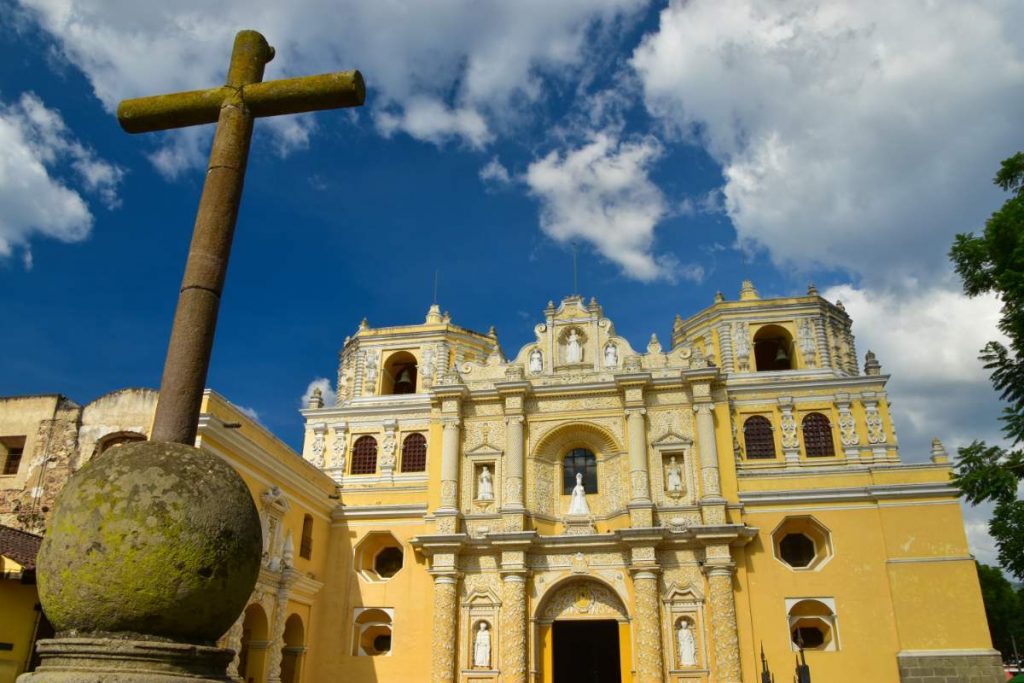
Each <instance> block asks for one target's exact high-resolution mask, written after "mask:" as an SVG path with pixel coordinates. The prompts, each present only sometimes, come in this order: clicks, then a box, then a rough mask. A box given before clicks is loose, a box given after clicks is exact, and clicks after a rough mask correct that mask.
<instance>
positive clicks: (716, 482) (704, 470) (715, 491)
mask: <svg viewBox="0 0 1024 683" xmlns="http://www.w3.org/2000/svg"><path fill="white" fill-rule="evenodd" d="M713 408H714V404H713V403H711V402H710V401H705V402H702V403H697V404H696V405H694V406H693V410H694V412H696V413H697V443H698V444H699V445H700V468H701V481H702V483H703V495H702V496H701V499H702V500H711V501H715V502H717V501H719V500H721V498H722V482H721V478H720V476H719V472H718V442H717V441H716V440H715V417H714V415H713V414H712V409H713Z"/></svg>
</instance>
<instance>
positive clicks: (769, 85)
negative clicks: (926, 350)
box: [632, 0, 1024, 284]
mask: <svg viewBox="0 0 1024 683" xmlns="http://www.w3.org/2000/svg"><path fill="white" fill-rule="evenodd" d="M1021 25H1024V5H1022V4H1021V3H1015V2H1001V1H999V0H993V1H991V2H973V3H964V2H955V1H953V0H950V1H945V2H936V1H933V0H909V1H907V2H901V3H889V2H884V1H883V0H866V1H864V2H856V3H842V4H839V3H828V2H820V1H818V0H790V1H787V2H774V3H764V2H756V1H755V0H726V1H721V2H718V1H715V2H711V1H708V0H694V1H692V2H682V1H679V0H676V1H674V2H672V4H671V5H670V6H669V7H668V8H666V9H665V10H664V11H663V12H662V13H661V17H660V26H659V29H658V30H657V32H655V33H653V34H651V35H649V36H648V37H647V38H646V39H645V40H644V41H643V42H642V44H641V45H640V46H639V47H638V48H637V50H636V51H635V53H634V56H633V60H632V64H633V66H634V68H635V69H636V70H637V73H638V74H639V77H640V78H641V80H642V82H643V87H644V95H645V103H646V106H647V108H648V110H649V111H650V112H651V113H652V114H653V115H655V116H656V117H657V118H658V119H659V121H660V122H661V123H662V124H663V125H664V127H665V129H666V130H667V131H669V133H670V134H671V133H676V134H679V135H681V136H682V137H684V138H687V139H690V140H696V141H699V142H700V143H701V144H703V145H704V146H705V147H706V148H707V150H708V151H709V152H710V154H711V155H712V156H713V157H714V158H715V159H716V160H717V161H718V162H719V163H721V164H722V167H723V174H724V177H725V186H724V199H725V209H726V211H727V213H728V215H729V216H730V217H731V218H732V221H733V223H734V224H735V227H736V230H737V233H738V237H739V240H740V243H741V244H742V245H744V246H745V247H747V248H765V249H767V250H768V251H769V253H770V255H771V258H772V260H773V261H774V262H775V263H776V264H778V265H780V266H785V267H788V268H792V267H796V268H797V269H810V268H814V267H818V266H825V267H829V268H842V269H847V270H849V271H851V272H854V273H857V274H861V275H863V276H865V277H867V278H869V279H871V280H872V281H875V282H878V283H887V284H894V280H895V279H896V278H903V277H905V276H907V275H911V276H913V277H915V278H917V279H919V280H922V281H935V280H936V279H937V278H941V277H942V276H943V275H944V273H945V272H946V269H945V268H942V267H941V266H942V265H943V264H944V263H945V254H946V252H947V250H948V248H949V245H950V243H951V241H952V240H951V237H952V235H953V234H954V233H956V232H958V231H969V230H972V229H975V228H977V227H980V226H981V224H982V222H983V220H984V218H985V217H986V216H987V214H988V213H989V212H990V211H991V210H992V209H993V208H994V207H996V206H998V203H999V202H1000V201H1001V196H1000V195H999V194H998V191H997V189H996V188H995V187H994V186H993V185H992V183H991V178H992V176H993V175H994V173H995V171H996V169H997V168H998V162H999V161H1000V160H1001V159H1002V158H1005V157H1007V156H1009V155H1010V154H1012V153H1013V152H1015V151H1017V149H1018V148H1019V144H1020V138H1019V129H1020V121H1021V118H1022V116H1024V43H1022V42H1021V41H1020V40H1019V35H1018V32H1017V31H1016V30H1015V29H1013V28H1012V27H1014V26H1021Z"/></svg>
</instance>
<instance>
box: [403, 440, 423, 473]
mask: <svg viewBox="0 0 1024 683" xmlns="http://www.w3.org/2000/svg"><path fill="white" fill-rule="evenodd" d="M426 469H427V439H426V437H425V436H423V435H422V434H410V435H409V436H407V437H405V439H404V440H403V441H402V471H403V472H423V471H424V470H426Z"/></svg>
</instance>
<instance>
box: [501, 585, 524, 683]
mask: <svg viewBox="0 0 1024 683" xmlns="http://www.w3.org/2000/svg"><path fill="white" fill-rule="evenodd" d="M501 593H502V595H501V680H502V683H526V575H525V574H523V573H517V574H505V575H504V576H503V577H502V582H501Z"/></svg>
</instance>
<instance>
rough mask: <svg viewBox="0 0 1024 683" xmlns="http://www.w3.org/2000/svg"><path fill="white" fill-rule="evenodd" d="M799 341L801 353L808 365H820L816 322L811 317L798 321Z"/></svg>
mask: <svg viewBox="0 0 1024 683" xmlns="http://www.w3.org/2000/svg"><path fill="white" fill-rule="evenodd" d="M797 341H798V343H799V344H800V354H801V355H802V356H803V359H804V363H805V364H806V365H807V367H811V368H813V367H818V347H817V343H816V339H815V329H814V323H813V322H812V321H811V320H810V319H809V318H801V319H800V320H799V321H798V325H797Z"/></svg>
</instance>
